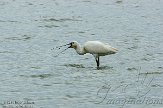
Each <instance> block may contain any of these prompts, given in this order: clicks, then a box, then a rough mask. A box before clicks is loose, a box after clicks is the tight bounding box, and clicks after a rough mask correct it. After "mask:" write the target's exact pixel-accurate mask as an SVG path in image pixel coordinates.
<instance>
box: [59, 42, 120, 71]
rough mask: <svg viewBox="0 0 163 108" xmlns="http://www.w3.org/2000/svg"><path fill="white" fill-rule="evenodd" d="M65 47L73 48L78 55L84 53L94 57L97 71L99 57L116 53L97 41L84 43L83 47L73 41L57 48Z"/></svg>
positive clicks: (111, 48) (115, 50) (114, 49)
mask: <svg viewBox="0 0 163 108" xmlns="http://www.w3.org/2000/svg"><path fill="white" fill-rule="evenodd" d="M67 45H70V46H69V47H68V48H74V49H75V50H76V52H77V53H78V54H79V55H84V54H86V53H90V54H92V55H93V56H94V57H95V60H96V63H97V69H99V65H100V56H105V55H110V54H115V53H117V51H118V50H117V49H116V48H113V47H111V46H110V45H109V44H107V43H102V42H99V41H88V42H86V43H84V45H83V46H81V45H80V44H79V43H78V42H77V41H73V42H71V43H69V44H66V45H62V46H59V47H57V48H59V49H60V48H61V47H63V46H67ZM68 48H66V49H65V50H67V49H68ZM65 50H63V51H65ZM63 51H62V52H63Z"/></svg>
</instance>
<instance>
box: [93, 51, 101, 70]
mask: <svg viewBox="0 0 163 108" xmlns="http://www.w3.org/2000/svg"><path fill="white" fill-rule="evenodd" d="M93 56H94V57H95V60H96V64H97V69H99V66H100V59H99V56H98V55H97V54H93Z"/></svg>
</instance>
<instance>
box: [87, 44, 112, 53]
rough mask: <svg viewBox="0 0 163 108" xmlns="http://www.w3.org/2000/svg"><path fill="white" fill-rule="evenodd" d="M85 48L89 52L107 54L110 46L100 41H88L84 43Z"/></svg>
mask: <svg viewBox="0 0 163 108" xmlns="http://www.w3.org/2000/svg"><path fill="white" fill-rule="evenodd" d="M84 49H85V51H86V52H87V53H91V54H107V53H108V50H109V49H108V47H107V45H105V44H104V43H102V42H99V41H88V42H86V43H85V44H84Z"/></svg>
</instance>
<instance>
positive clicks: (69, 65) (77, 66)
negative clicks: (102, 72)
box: [64, 64, 85, 68]
mask: <svg viewBox="0 0 163 108" xmlns="http://www.w3.org/2000/svg"><path fill="white" fill-rule="evenodd" d="M64 66H66V67H75V68H85V67H84V66H83V65H82V64H65V65H64Z"/></svg>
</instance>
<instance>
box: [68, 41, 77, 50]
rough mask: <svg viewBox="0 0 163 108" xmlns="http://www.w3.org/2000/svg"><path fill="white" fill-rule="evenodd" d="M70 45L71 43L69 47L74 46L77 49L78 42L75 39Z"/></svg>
mask: <svg viewBox="0 0 163 108" xmlns="http://www.w3.org/2000/svg"><path fill="white" fill-rule="evenodd" d="M69 45H70V46H69V48H74V49H76V48H77V45H78V43H77V42H76V41H73V42H71V43H69Z"/></svg>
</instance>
